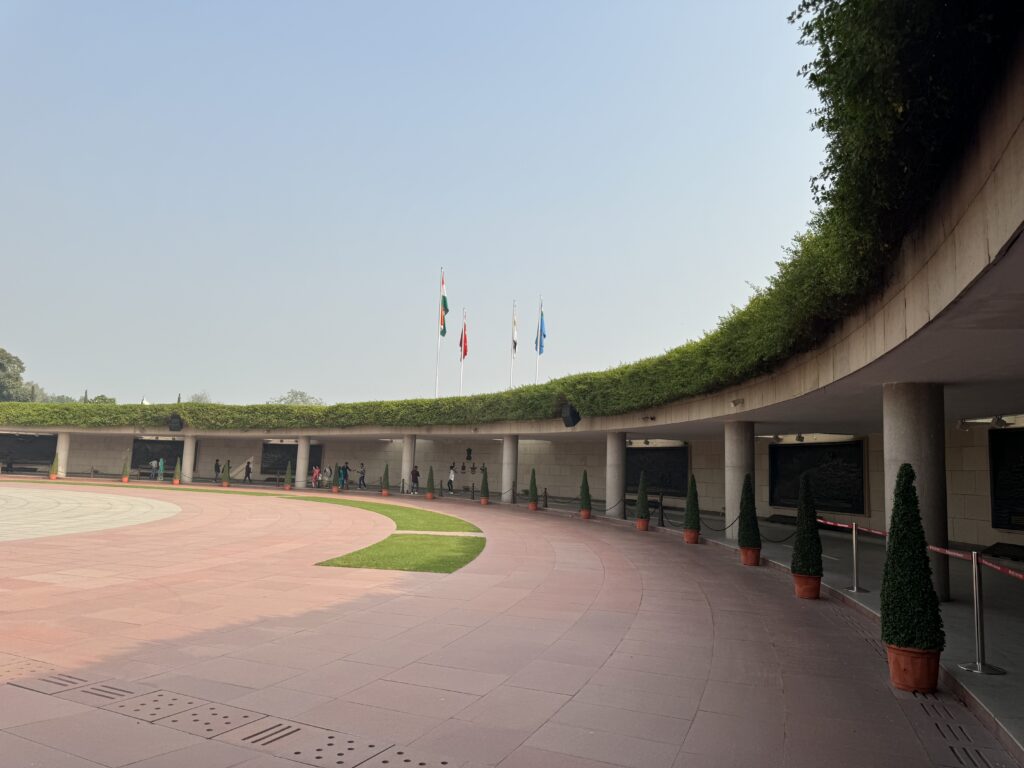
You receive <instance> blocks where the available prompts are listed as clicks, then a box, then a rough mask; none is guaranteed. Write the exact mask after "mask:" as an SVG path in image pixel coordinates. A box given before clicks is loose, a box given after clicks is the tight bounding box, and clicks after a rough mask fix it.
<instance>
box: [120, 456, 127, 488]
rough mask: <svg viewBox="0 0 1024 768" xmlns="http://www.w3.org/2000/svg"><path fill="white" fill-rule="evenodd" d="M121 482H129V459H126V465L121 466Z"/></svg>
mask: <svg viewBox="0 0 1024 768" xmlns="http://www.w3.org/2000/svg"><path fill="white" fill-rule="evenodd" d="M121 482H122V483H127V482H128V457H127V456H125V457H124V464H122V465H121Z"/></svg>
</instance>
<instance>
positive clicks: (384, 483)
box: [380, 464, 391, 491]
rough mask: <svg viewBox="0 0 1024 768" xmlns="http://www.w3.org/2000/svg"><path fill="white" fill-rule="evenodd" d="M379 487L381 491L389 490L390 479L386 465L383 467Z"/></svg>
mask: <svg viewBox="0 0 1024 768" xmlns="http://www.w3.org/2000/svg"><path fill="white" fill-rule="evenodd" d="M380 485H381V490H385V491H387V490H390V489H391V479H390V478H389V477H388V465H387V464H385V465H384V477H382V478H381V481H380Z"/></svg>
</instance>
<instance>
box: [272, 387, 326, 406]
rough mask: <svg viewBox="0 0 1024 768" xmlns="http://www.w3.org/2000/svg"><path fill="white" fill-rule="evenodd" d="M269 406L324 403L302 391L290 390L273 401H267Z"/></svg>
mask: <svg viewBox="0 0 1024 768" xmlns="http://www.w3.org/2000/svg"><path fill="white" fill-rule="evenodd" d="M267 404H268V405H323V404H324V401H323V400H321V399H320V398H319V397H314V396H313V395H311V394H309V393H308V392H303V391H302V390H301V389H289V390H288V391H287V392H286V393H285V394H283V395H281V396H280V397H278V398H275V399H273V400H267Z"/></svg>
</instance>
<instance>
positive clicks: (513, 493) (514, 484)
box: [512, 480, 516, 504]
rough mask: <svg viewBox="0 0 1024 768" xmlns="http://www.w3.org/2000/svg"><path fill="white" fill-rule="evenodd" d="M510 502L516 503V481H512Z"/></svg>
mask: <svg viewBox="0 0 1024 768" xmlns="http://www.w3.org/2000/svg"><path fill="white" fill-rule="evenodd" d="M512 503H513V504H515V503H516V481H515V480H513V481H512Z"/></svg>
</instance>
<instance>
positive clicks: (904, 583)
mask: <svg viewBox="0 0 1024 768" xmlns="http://www.w3.org/2000/svg"><path fill="white" fill-rule="evenodd" d="M914 478H915V475H914V468H913V467H911V466H910V465H909V464H904V465H903V466H901V467H900V471H899V474H897V475H896V488H895V490H894V492H893V502H892V520H891V521H890V523H889V543H888V546H887V547H886V550H885V568H884V570H883V571H882V593H881V602H882V642H884V643H886V644H888V645H894V646H897V647H900V648H916V649H918V650H922V651H941V650H942V649H943V648H945V646H946V635H945V632H943V630H942V614H941V613H940V611H939V597H938V595H937V594H935V587H934V586H933V585H932V566H931V563H930V562H929V561H928V545H927V543H926V541H925V538H924V527H923V526H922V525H921V512H920V509H919V508H918V499H917V488H915V487H914Z"/></svg>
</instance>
